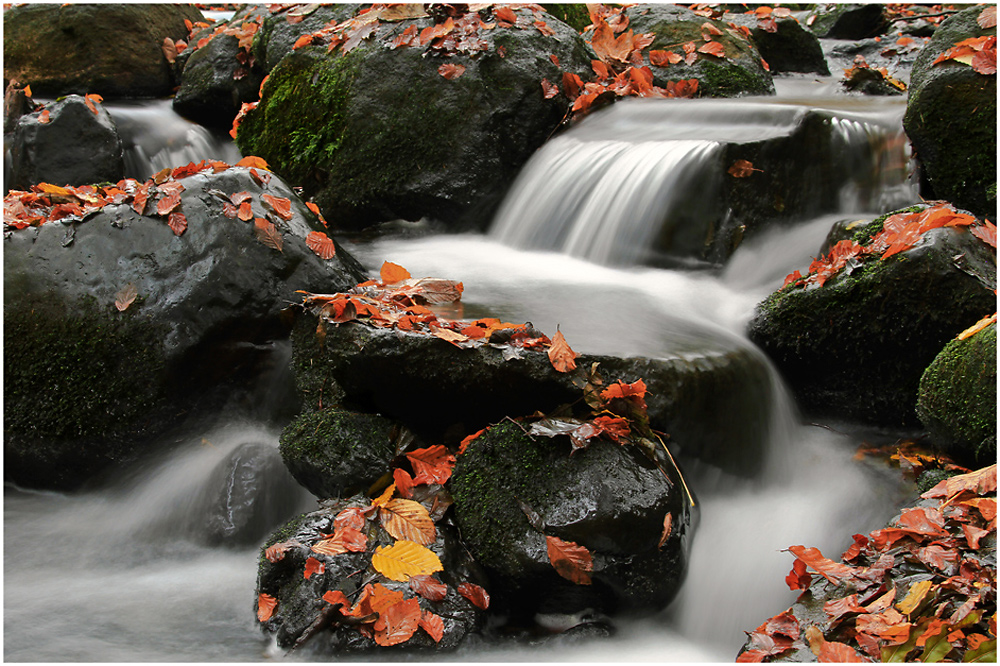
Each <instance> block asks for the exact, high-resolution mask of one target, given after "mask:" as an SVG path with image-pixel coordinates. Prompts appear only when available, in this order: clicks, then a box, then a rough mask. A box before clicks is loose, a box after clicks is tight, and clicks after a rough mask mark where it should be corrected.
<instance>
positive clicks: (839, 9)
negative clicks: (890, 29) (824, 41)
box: [806, 3, 888, 39]
mask: <svg viewBox="0 0 1000 666" xmlns="http://www.w3.org/2000/svg"><path fill="white" fill-rule="evenodd" d="M806 25H807V26H809V29H810V30H812V31H813V33H815V34H816V36H817V37H824V38H829V39H865V38H867V37H875V36H876V35H880V34H882V32H883V31H884V30H885V28H886V26H887V25H888V20H887V18H886V16H885V7H884V6H883V5H881V4H877V3H867V4H849V3H844V4H832V3H826V4H822V5H818V6H817V7H816V8H815V9H813V11H812V12H811V13H810V14H809V16H808V17H807V18H806Z"/></svg>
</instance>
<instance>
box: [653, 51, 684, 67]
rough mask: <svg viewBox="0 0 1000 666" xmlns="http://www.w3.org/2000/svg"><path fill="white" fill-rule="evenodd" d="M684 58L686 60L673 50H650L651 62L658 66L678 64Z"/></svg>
mask: <svg viewBox="0 0 1000 666" xmlns="http://www.w3.org/2000/svg"><path fill="white" fill-rule="evenodd" d="M682 60H684V58H682V57H681V56H680V55H678V54H676V53H674V52H673V51H657V50H653V51H650V52H649V64H651V65H654V66H656V67H666V66H668V65H676V64H677V63H679V62H681V61H682Z"/></svg>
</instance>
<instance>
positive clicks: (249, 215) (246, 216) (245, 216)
mask: <svg viewBox="0 0 1000 666" xmlns="http://www.w3.org/2000/svg"><path fill="white" fill-rule="evenodd" d="M239 206H240V207H239V209H238V210H237V211H236V217H238V218H240V219H241V220H243V221H244V222H249V221H250V220H252V219H253V208H252V207H251V206H250V202H249V201H244V202H242V203H241V204H240V205H239ZM223 209H224V207H223Z"/></svg>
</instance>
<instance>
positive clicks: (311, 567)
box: [302, 557, 326, 580]
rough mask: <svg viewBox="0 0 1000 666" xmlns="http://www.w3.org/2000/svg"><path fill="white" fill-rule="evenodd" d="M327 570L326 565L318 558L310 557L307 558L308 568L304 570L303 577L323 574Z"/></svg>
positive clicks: (307, 577) (307, 578)
mask: <svg viewBox="0 0 1000 666" xmlns="http://www.w3.org/2000/svg"><path fill="white" fill-rule="evenodd" d="M324 571H326V565H325V564H323V563H322V562H320V561H319V560H317V559H316V558H315V557H309V558H308V559H307V560H306V568H305V571H304V572H303V574H302V575H303V577H304V578H305V579H306V580H309V579H310V578H312V575H313V574H321V573H323V572H324Z"/></svg>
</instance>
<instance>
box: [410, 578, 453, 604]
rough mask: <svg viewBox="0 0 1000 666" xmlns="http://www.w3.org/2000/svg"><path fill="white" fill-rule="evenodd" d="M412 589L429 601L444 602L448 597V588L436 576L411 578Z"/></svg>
mask: <svg viewBox="0 0 1000 666" xmlns="http://www.w3.org/2000/svg"><path fill="white" fill-rule="evenodd" d="M410 589H411V590H413V591H414V592H416V593H417V594H419V595H420V596H422V597H423V598H424V599H427V600H428V601H444V598H445V597H447V596H448V586H447V585H446V584H444V583H442V582H441V581H439V580H438V579H437V578H435V577H434V576H412V577H410Z"/></svg>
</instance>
